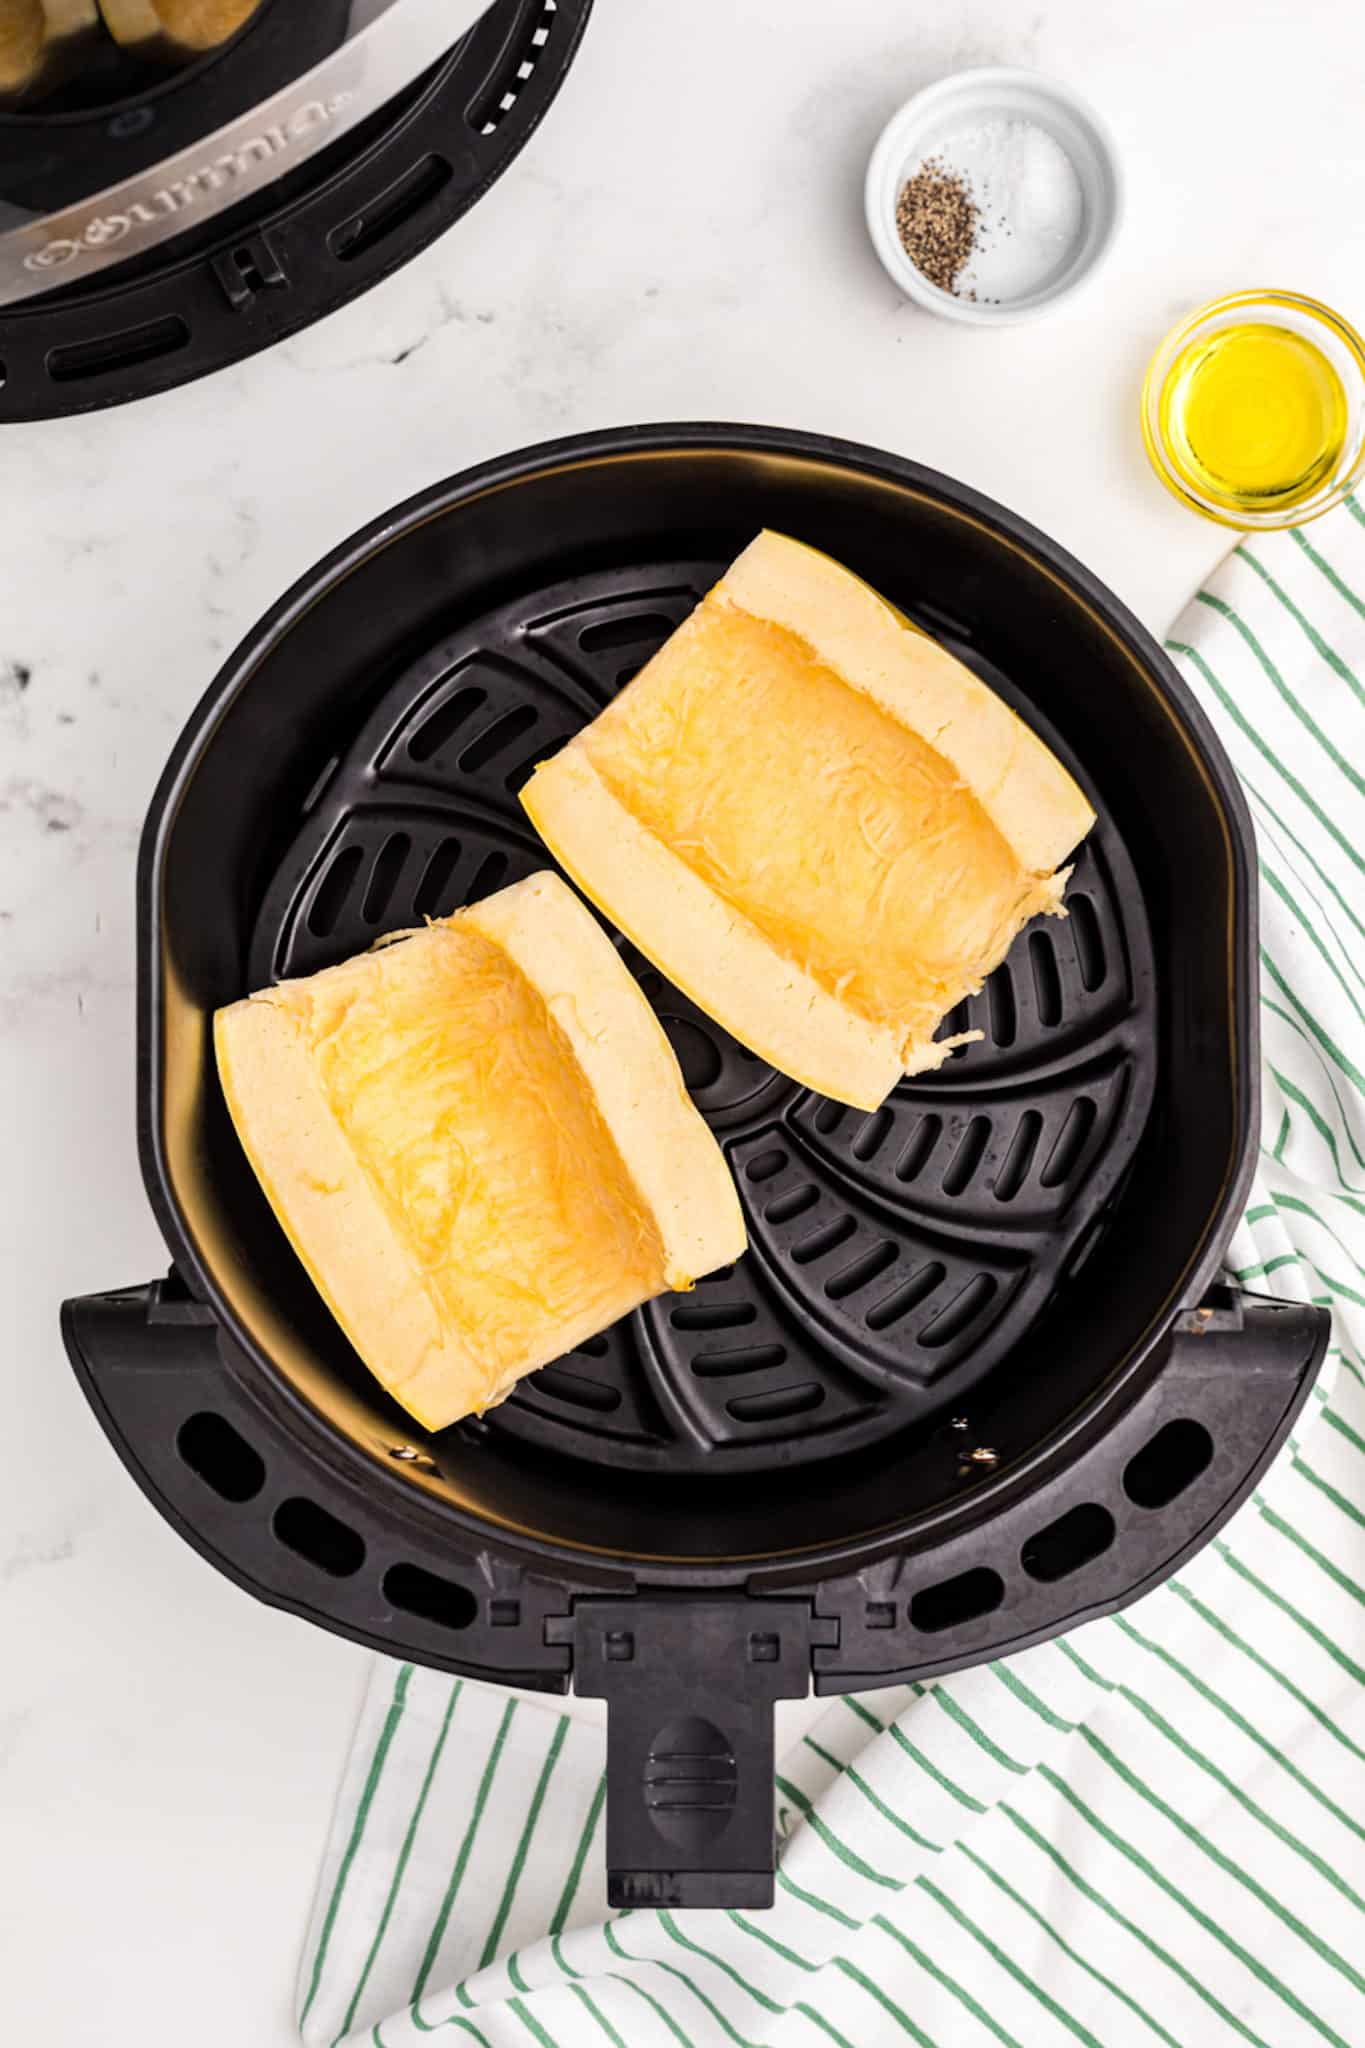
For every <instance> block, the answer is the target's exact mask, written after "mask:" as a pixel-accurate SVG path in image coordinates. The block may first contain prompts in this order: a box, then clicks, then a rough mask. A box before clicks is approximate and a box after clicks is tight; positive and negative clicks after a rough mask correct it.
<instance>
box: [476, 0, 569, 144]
mask: <svg viewBox="0 0 1365 2048" xmlns="http://www.w3.org/2000/svg"><path fill="white" fill-rule="evenodd" d="M558 12H559V7H558V0H541V8H540V15H539V18H538V19H537V20H536V22H535V25H534V27H533V28H531V29H530V30H529V32H528V33H527V34H526V35H524V36H523V38H522V40H521V41H520V42H519V43H518V44H516V46H515V47H514V48H513V49H512V50H511V51H509V53H508V57H507V62H506V63H505V64H504V65H503V67H502V69H501V70H500V71H499V72H498V73H497V75H496V77H494V78H493V79H492V80H491V81H490V83H489V85H488V87H487V89H486V90H485V91H484V92H483V93H482V94H481V96H480V97H479V99H477V100H476V101H475V102H474V104H473V105H472V106H471V107H470V109H469V111H468V113H467V114H466V116H465V119H466V120H467V121H468V123H469V125H470V127H471V128H472V129H473V130H474V132H475V134H476V135H491V134H492V133H493V131H494V129H495V128H498V127H500V126H501V125H502V123H503V122H504V121H505V120H506V119H507V116H508V115H509V114H510V113H511V111H512V109H513V107H514V106H515V105H516V103H517V100H518V98H519V97H520V95H521V94H522V93H523V92H524V91H525V90H526V87H527V84H528V83H529V81H530V80H531V78H532V77H533V76H534V75H535V70H536V66H537V65H538V64H539V63H540V62H541V60H542V58H543V56H544V53H545V50H546V48H547V46H548V44H549V43H550V40H551V36H552V33H553V30H554V26H555V16H556V15H557V14H558Z"/></svg>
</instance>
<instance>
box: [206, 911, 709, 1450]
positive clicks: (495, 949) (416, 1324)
mask: <svg viewBox="0 0 1365 2048" xmlns="http://www.w3.org/2000/svg"><path fill="white" fill-rule="evenodd" d="M215 1044H216V1049H217V1056H218V1069H219V1073H220V1075H221V1078H222V1083H223V1090H224V1094H225V1096H226V1098H227V1104H228V1108H229V1110H230V1112H231V1115H232V1119H233V1122H234V1124H235V1125H236V1128H237V1132H238V1135H239V1137H240V1138H241V1141H242V1144H243V1146H244V1148H245V1150H246V1154H247V1157H248V1158H249V1160H250V1161H251V1164H252V1166H253V1168H254V1169H255V1172H256V1175H257V1178H258V1179H259V1181H260V1183H261V1186H262V1188H263V1189H264V1191H265V1194H266V1197H267V1199H268V1200H269V1202H270V1205H271V1207H272V1208H273V1209H274V1211H275V1214H276V1216H277V1217H278V1218H279V1221H280V1222H281V1224H282V1225H283V1226H284V1229H285V1231H286V1233H287V1234H288V1236H289V1238H290V1240H291V1242H292V1243H293V1246H294V1249H295V1250H296V1251H297V1253H298V1254H299V1257H300V1258H301V1259H302V1261H303V1263H304V1265H305V1266H306V1267H307V1269H308V1271H309V1273H310V1274H311V1276H312V1278H313V1280H314V1282H315V1283H316V1285H317V1287H318V1288H319V1290H320V1292H321V1293H322V1295H323V1297H324V1299H325V1300H326V1302H327V1304H328V1306H329V1307H330V1309H331V1310H332V1313H333V1314H334V1315H335V1316H336V1318H337V1321H338V1322H339V1323H340V1324H341V1326H342V1328H343V1330H344V1331H345V1332H346V1335H347V1336H348V1337H349V1338H350V1340H351V1342H352V1344H353V1345H354V1346H355V1349H356V1350H357V1352H358V1353H359V1354H360V1356H361V1358H362V1359H363V1360H364V1361H365V1363H366V1365H367V1366H368V1367H369V1368H370V1370H371V1372H373V1373H374V1375H375V1377H376V1378H377V1379H379V1380H380V1381H381V1382H382V1383H383V1385H384V1386H385V1387H386V1388H387V1389H388V1391H389V1393H391V1394H392V1395H393V1396H394V1398H395V1399H396V1400H397V1401H399V1402H401V1403H402V1405H403V1407H404V1408H405V1409H407V1411H408V1412H409V1414H411V1415H413V1416H415V1417H416V1418H417V1420H418V1421H419V1422H421V1423H422V1424H423V1425H425V1426H426V1427H427V1428H429V1429H443V1428H445V1427H446V1426H447V1425H448V1424H450V1423H452V1422H456V1421H458V1420H459V1419H460V1417H461V1416H464V1415H468V1414H471V1413H481V1412H482V1411H483V1410H484V1409H485V1408H488V1407H490V1406H492V1405H493V1404H494V1403H495V1402H497V1401H500V1400H502V1399H503V1398H504V1396H505V1395H506V1394H508V1393H509V1392H510V1391H511V1389H512V1387H513V1386H514V1385H515V1383H516V1381H517V1380H518V1379H519V1378H520V1377H521V1376H522V1375H523V1374H524V1373H528V1372H532V1371H534V1370H535V1368H536V1367H537V1366H540V1365H544V1364H546V1363H548V1361H549V1360H551V1359H553V1358H557V1357H559V1356H560V1355H561V1354H562V1353H564V1352H565V1351H569V1350H571V1349H572V1348H573V1347H574V1346H575V1345H577V1344H581V1343H582V1342H583V1341H584V1340H585V1339H586V1338H588V1337H591V1336H594V1335H596V1334H597V1332H599V1331H601V1330H604V1329H606V1328H607V1327H608V1326H609V1325H610V1324H612V1323H614V1322H615V1321H616V1320H617V1318H618V1317H619V1316H622V1315H624V1314H625V1313H626V1312H627V1311H628V1310H630V1309H633V1308H636V1307H638V1306H639V1304H640V1303H641V1302H644V1301H648V1300H649V1299H650V1298H651V1297H652V1296H653V1295H656V1294H660V1293H662V1292H663V1291H664V1290H666V1289H668V1288H686V1287H690V1286H691V1285H692V1283H693V1281H694V1280H696V1279H698V1278H699V1277H700V1276H701V1275H703V1274H705V1273H709V1272H711V1271H712V1270H713V1269H714V1268H715V1267H717V1266H722V1265H726V1264H728V1263H729V1262H730V1261H731V1260H733V1259H736V1258H738V1257H739V1255H740V1253H741V1252H742V1251H743V1250H744V1245H745V1233H744V1223H743V1219H742V1216H741V1214H740V1208H739V1202H738V1199H737V1197H736V1194H735V1188H734V1183H733V1181H732V1179H731V1177H730V1171H729V1168H728V1167H727V1166H726V1164H725V1160H724V1158H723V1157H722V1155H721V1152H720V1149H719V1147H718V1146H717V1144H716V1141H715V1139H714V1138H713V1137H712V1136H711V1133H710V1132H709V1130H708V1129H707V1127H706V1125H705V1124H704V1123H703V1121H702V1119H701V1117H700V1116H699V1115H698V1113H697V1111H696V1110H695V1109H694V1108H693V1106H692V1103H691V1101H690V1100H689V1098H688V1095H687V1092H686V1090H685V1088H684V1086H683V1080H682V1075H681V1073H680V1071H679V1068H678V1063H677V1060H676V1059H675V1058H674V1055H673V1051H672V1048H671V1047H670V1045H669V1043H668V1040H667V1039H666V1038H665V1036H664V1034H663V1031H662V1029H661V1027H660V1026H659V1024H658V1022H657V1020H656V1018H655V1016H654V1013H653V1011H652V1010H651V1009H650V1007H649V1005H648V1003H647V1002H646V1001H645V998H644V996H643V995H642V994H641V992H640V990H639V988H638V987H637V985H636V983H635V981H634V980H633V978H632V977H631V975H630V973H629V972H628V970H627V969H626V967H625V966H624V965H623V964H622V962H621V960H620V958H619V956H618V955H617V952H616V950H615V948H614V947H613V945H612V944H611V941H610V940H609V939H608V938H607V936H606V934H605V933H604V932H603V931H602V929H601V927H600V926H599V925H598V923H597V921H596V919H595V918H594V917H593V916H592V914H591V912H590V911H588V910H587V909H586V908H585V907H584V905H583V904H582V903H581V902H579V900H578V898H577V897H576V896H575V895H574V894H573V892H572V890H570V889H567V888H566V887H565V885H564V884H563V882H561V881H560V880H559V878H558V877H557V876H556V875H552V874H549V873H544V874H538V875H533V876H531V877H530V878H529V879H527V880H526V881H523V882H518V883H516V884H515V885H514V886H513V887H511V888H508V889H503V890H501V891H499V893H498V894H497V895H494V896H490V897H488V898H486V899H485V901H484V902H482V903H480V904H478V905H476V906H475V907H474V908H473V909H470V910H464V911H458V912H456V914H455V915H454V916H453V917H448V918H442V919H439V920H437V921H436V922H434V923H432V924H430V925H428V926H427V927H426V928H425V929H424V930H421V931H417V932H412V933H402V934H398V935H397V936H396V938H395V939H393V940H392V941H387V942H381V944H380V946H379V947H378V948H376V949H375V950H374V951H372V952H369V953H365V954H362V955H361V956H360V957H358V958H356V959H353V960H346V961H343V962H342V963H341V964H340V965H339V966H336V967H329V968H326V969H324V970H323V971H322V972H321V973H318V974H314V975H311V976H309V977H308V978H307V979H303V980H298V981H288V982H283V983H281V984H280V985H279V986H278V987H275V988H271V989H266V990H263V991H262V992H261V993H259V994H257V995H253V996H249V997H247V998H246V999H245V1000H244V1001H242V1002H238V1003H233V1004H231V1005H230V1006H229V1007H228V1008H226V1009H223V1010H220V1011H219V1012H218V1014H217V1017H216V1018H215Z"/></svg>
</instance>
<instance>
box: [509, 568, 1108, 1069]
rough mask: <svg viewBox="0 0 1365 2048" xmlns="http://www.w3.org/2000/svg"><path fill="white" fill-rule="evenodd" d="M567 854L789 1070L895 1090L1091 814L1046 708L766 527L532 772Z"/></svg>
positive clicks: (666, 962) (638, 932)
mask: <svg viewBox="0 0 1365 2048" xmlns="http://www.w3.org/2000/svg"><path fill="white" fill-rule="evenodd" d="M522 802H523V803H524V804H525V806H526V809H527V811H528V812H529V813H530V816H531V818H532V820H533V821H534V823H535V825H536V827H537V829H538V831H539V832H540V834H541V836H542V838H543V839H544V840H545V842H546V844H547V845H548V846H549V847H550V848H551V850H552V851H553V852H554V854H555V855H556V857H557V858H558V859H559V861H560V862H561V863H562V865H563V867H564V868H565V869H566V870H567V872H568V873H569V874H570V875H571V876H572V877H573V878H574V880H575V881H576V882H578V883H579V885H580V886H581V887H582V888H583V889H584V890H585V891H586V893H587V894H588V895H589V896H590V897H592V899H593V901H594V902H595V903H597V904H598V905H600V907H601V908H602V909H603V910H604V911H605V912H606V914H607V915H608V916H609V917H610V918H611V919H612V920H613V922H614V923H615V924H617V925H618V926H619V927H620V929H621V930H622V931H623V932H625V933H626V934H627V935H628V936H629V937H630V938H631V939H632V940H633V941H634V942H635V944H636V945H637V946H638V947H639V948H640V950H641V951H642V952H643V953H645V954H646V955H648V957H649V958H650V959H651V960H652V961H653V962H654V963H655V965H656V966H657V967H658V968H659V969H660V970H661V971H662V972H663V973H664V974H666V975H667V976H668V977H669V979H670V980H671V981H673V982H674V983H676V984H677V985H678V986H679V987H680V988H682V989H684V990H685V991H686V992H687V993H688V994H689V995H690V996H691V997H692V998H693V1000H694V1001H695V1002H697V1003H698V1004H700V1006H701V1007H702V1008H703V1009H704V1010H706V1011H707V1012H708V1014H709V1015H711V1016H712V1017H714V1018H715V1019H716V1020H717V1021H718V1022H719V1023H720V1024H722V1025H724V1027H725V1028H726V1030H727V1031H729V1032H731V1033H732V1034H733V1035H734V1037H736V1038H738V1039H739V1040H740V1041H741V1042H742V1043H743V1044H745V1045H747V1046H748V1047H749V1048H750V1049H751V1050H752V1051H754V1052H756V1053H758V1054H759V1055H760V1056H761V1057H762V1058H764V1059H766V1060H767V1061H769V1062H770V1063H771V1064H772V1065H773V1066H775V1067H777V1068H779V1069H780V1070H781V1071H782V1072H784V1073H787V1074H790V1075H792V1076H793V1077H794V1078H795V1079H797V1080H799V1081H803V1082H805V1083H806V1084H807V1085H808V1086H810V1087H812V1088H816V1089H818V1090H819V1091H820V1092H821V1093H822V1094H824V1095H830V1096H833V1097H834V1098H835V1099H836V1100H838V1101H841V1102H848V1103H853V1104H855V1105H856V1106H858V1107H859V1108H864V1109H871V1108H875V1107H876V1105H877V1104H878V1103H880V1102H881V1101H882V1100H883V1098H884V1097H885V1096H886V1095H887V1094H888V1092H889V1091H890V1089H891V1088H892V1087H893V1086H894V1085H895V1082H896V1081H897V1080H898V1079H899V1077H900V1075H901V1074H902V1073H904V1072H911V1073H914V1072H919V1071H923V1070H924V1069H926V1068H931V1067H936V1066H938V1065H940V1064H941V1062H942V1060H943V1059H944V1058H945V1056H946V1054H947V1052H948V1051H949V1049H950V1042H949V1041H939V1042H937V1043H936V1042H935V1038H934V1034H935V1032H936V1031H937V1030H938V1028H939V1026H940V1025H941V1023H942V1021H943V1019H944V1017H945V1016H946V1015H947V1013H948V1012H949V1011H950V1010H951V1009H952V1008H953V1007H954V1005H955V1004H956V1003H958V1002H959V1001H960V1000H961V999H962V997H963V996H964V995H967V994H969V993H971V992H973V991H974V990H976V989H977V988H979V987H980V985H981V983H982V981H983V979H984V978H985V976H986V975H987V974H988V973H989V972H990V970H991V969H992V968H993V967H995V966H997V965H998V964H999V962H1000V961H1001V960H1002V959H1003V958H1004V956H1005V953H1006V952H1007V950H1008V948H1009V946H1010V943H1011V941H1012V940H1013V938H1014V937H1015V935H1016V933H1017V932H1018V931H1019V930H1020V928H1021V927H1022V926H1023V925H1024V924H1025V923H1026V922H1027V920H1028V919H1029V918H1031V917H1032V916H1034V915H1035V914H1036V913H1037V912H1039V911H1051V912H1057V913H1060V912H1061V905H1062V891H1063V888H1064V885H1065V882H1066V871H1062V872H1059V871H1058V870H1059V863H1060V862H1061V861H1062V860H1064V858H1065V857H1066V855H1067V854H1068V853H1069V852H1070V851H1071V850H1072V849H1073V847H1075V846H1076V844H1077V843H1078V841H1079V840H1080V839H1082V838H1083V837H1084V835H1085V833H1086V832H1087V831H1088V830H1089V829H1090V826H1091V825H1092V824H1093V823H1094V813H1093V812H1092V810H1091V808H1090V805H1089V803H1088V802H1087V801H1086V798H1085V796H1084V795H1083V793H1082V792H1081V790H1080V789H1079V788H1078V787H1077V785H1076V783H1075V782H1074V781H1073V779H1072V777H1071V776H1070V775H1069V774H1068V773H1067V771H1066V769H1065V768H1064V767H1063V766H1062V764H1061V763H1060V761H1058V760H1057V759H1056V757H1055V755H1053V754H1052V753H1051V752H1050V750H1049V749H1048V748H1047V747H1046V746H1045V745H1044V744H1043V742H1042V741H1041V740H1040V739H1039V738H1038V737H1037V735H1036V734H1034V733H1033V732H1031V731H1030V730H1029V728H1028V727H1027V726H1026V725H1025V724H1024V723H1023V722H1022V721H1021V720H1020V719H1019V718H1017V717H1016V716H1015V714H1014V712H1013V711H1011V710H1010V708H1009V706H1008V705H1007V704H1005V703H1004V702H1003V701H1002V700H1001V699H1000V698H999V697H998V696H996V694H995V693H994V691H992V690H990V689H989V688H988V687H987V686H986V685H985V684H984V683H983V682H981V681H980V680H979V679H978V678H977V677H976V676H974V675H972V673H971V672H970V671H969V670H968V669H966V668H965V667H964V666H963V665H962V663H961V662H959V661H957V660H956V659H955V658H954V657H953V656H952V655H951V654H949V653H948V652H947V650H946V649H945V648H942V647H940V646H939V645H938V644H937V643H936V642H935V641H933V640H931V639H930V638H929V637H928V636H927V635H925V634H923V633H921V632H919V631H918V630H917V629H915V628H914V627H912V626H910V625H909V624H908V623H907V621H906V620H905V619H903V618H902V617H901V615H900V614H899V613H898V612H896V611H895V610H893V608H892V607H891V606H890V605H888V604H887V603H886V602H885V601H884V600H883V599H882V598H880V597H879V596H878V595H877V593H876V592H875V591H874V590H872V589H871V588H869V586H868V585H867V584H865V583H863V582H862V581H861V580H860V579H859V578H858V577H856V576H853V575H852V574H850V572H849V571H848V570H846V569H844V568H842V567H841V566H840V565H839V564H838V563H837V562H834V561H832V560H831V559H830V558H829V557H828V556H827V555H823V554H820V553H818V552H817V551H816V550H815V549H813V548H809V547H805V546H803V545H802V544H801V543H799V542H797V541H793V540H789V539H786V538H784V537H783V536H782V535H780V534H775V533H764V534H760V536H759V537H758V539H757V540H755V541H754V542H753V543H752V544H751V546H749V547H748V548H746V549H745V551H744V553H743V554H742V555H741V556H740V557H739V559H738V560H737V561H736V562H735V563H734V564H733V565H732V566H731V568H730V569H729V570H728V571H727V573H726V574H725V575H724V576H723V577H722V578H721V580H720V582H719V583H717V584H716V585H715V587H714V588H713V589H712V590H711V591H710V592H709V593H708V594H707V596H706V597H705V599H704V600H703V601H702V603H701V604H700V605H698V607H697V609H696V610H695V611H694V612H693V613H692V615H691V616H690V617H689V618H688V619H686V620H685V621H684V622H683V624H682V625H681V626H680V627H679V628H678V630H677V631H676V632H675V633H674V634H673V635H672V636H671V638H670V639H669V640H667V641H666V642H665V644H664V645H663V647H661V648H660V650H659V652H658V653H657V654H656V655H655V656H654V658H653V659H652V661H650V662H649V663H648V664H647V665H646V666H645V668H644V669H643V670H642V671H641V672H640V674H639V675H638V676H637V677H636V678H635V680H634V681H633V682H631V683H630V684H629V685H628V686H627V687H626V689H625V690H623V691H622V693H621V695H620V696H619V697H618V698H616V700H615V701H614V702H613V703H612V704H611V705H609V706H608V708H607V709H606V710H605V711H604V712H602V713H601V715H600V716H599V717H598V718H596V719H595V720H594V721H593V723H592V724H591V725H589V726H587V727H586V728H585V730H584V731H583V732H581V733H579V734H578V735H577V736H576V737H575V738H574V739H573V740H572V741H570V743H569V745H568V746H567V747H565V748H564V749H563V750H562V751H561V752H560V753H559V754H557V755H556V756H555V757H554V759H553V760H551V761H549V762H547V763H546V764H544V765H543V766H542V767H541V768H539V769H538V770H537V772H536V774H535V775H534V776H533V777H532V778H531V780H530V782H529V783H528V784H527V787H526V789H525V790H524V792H523V795H522Z"/></svg>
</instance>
